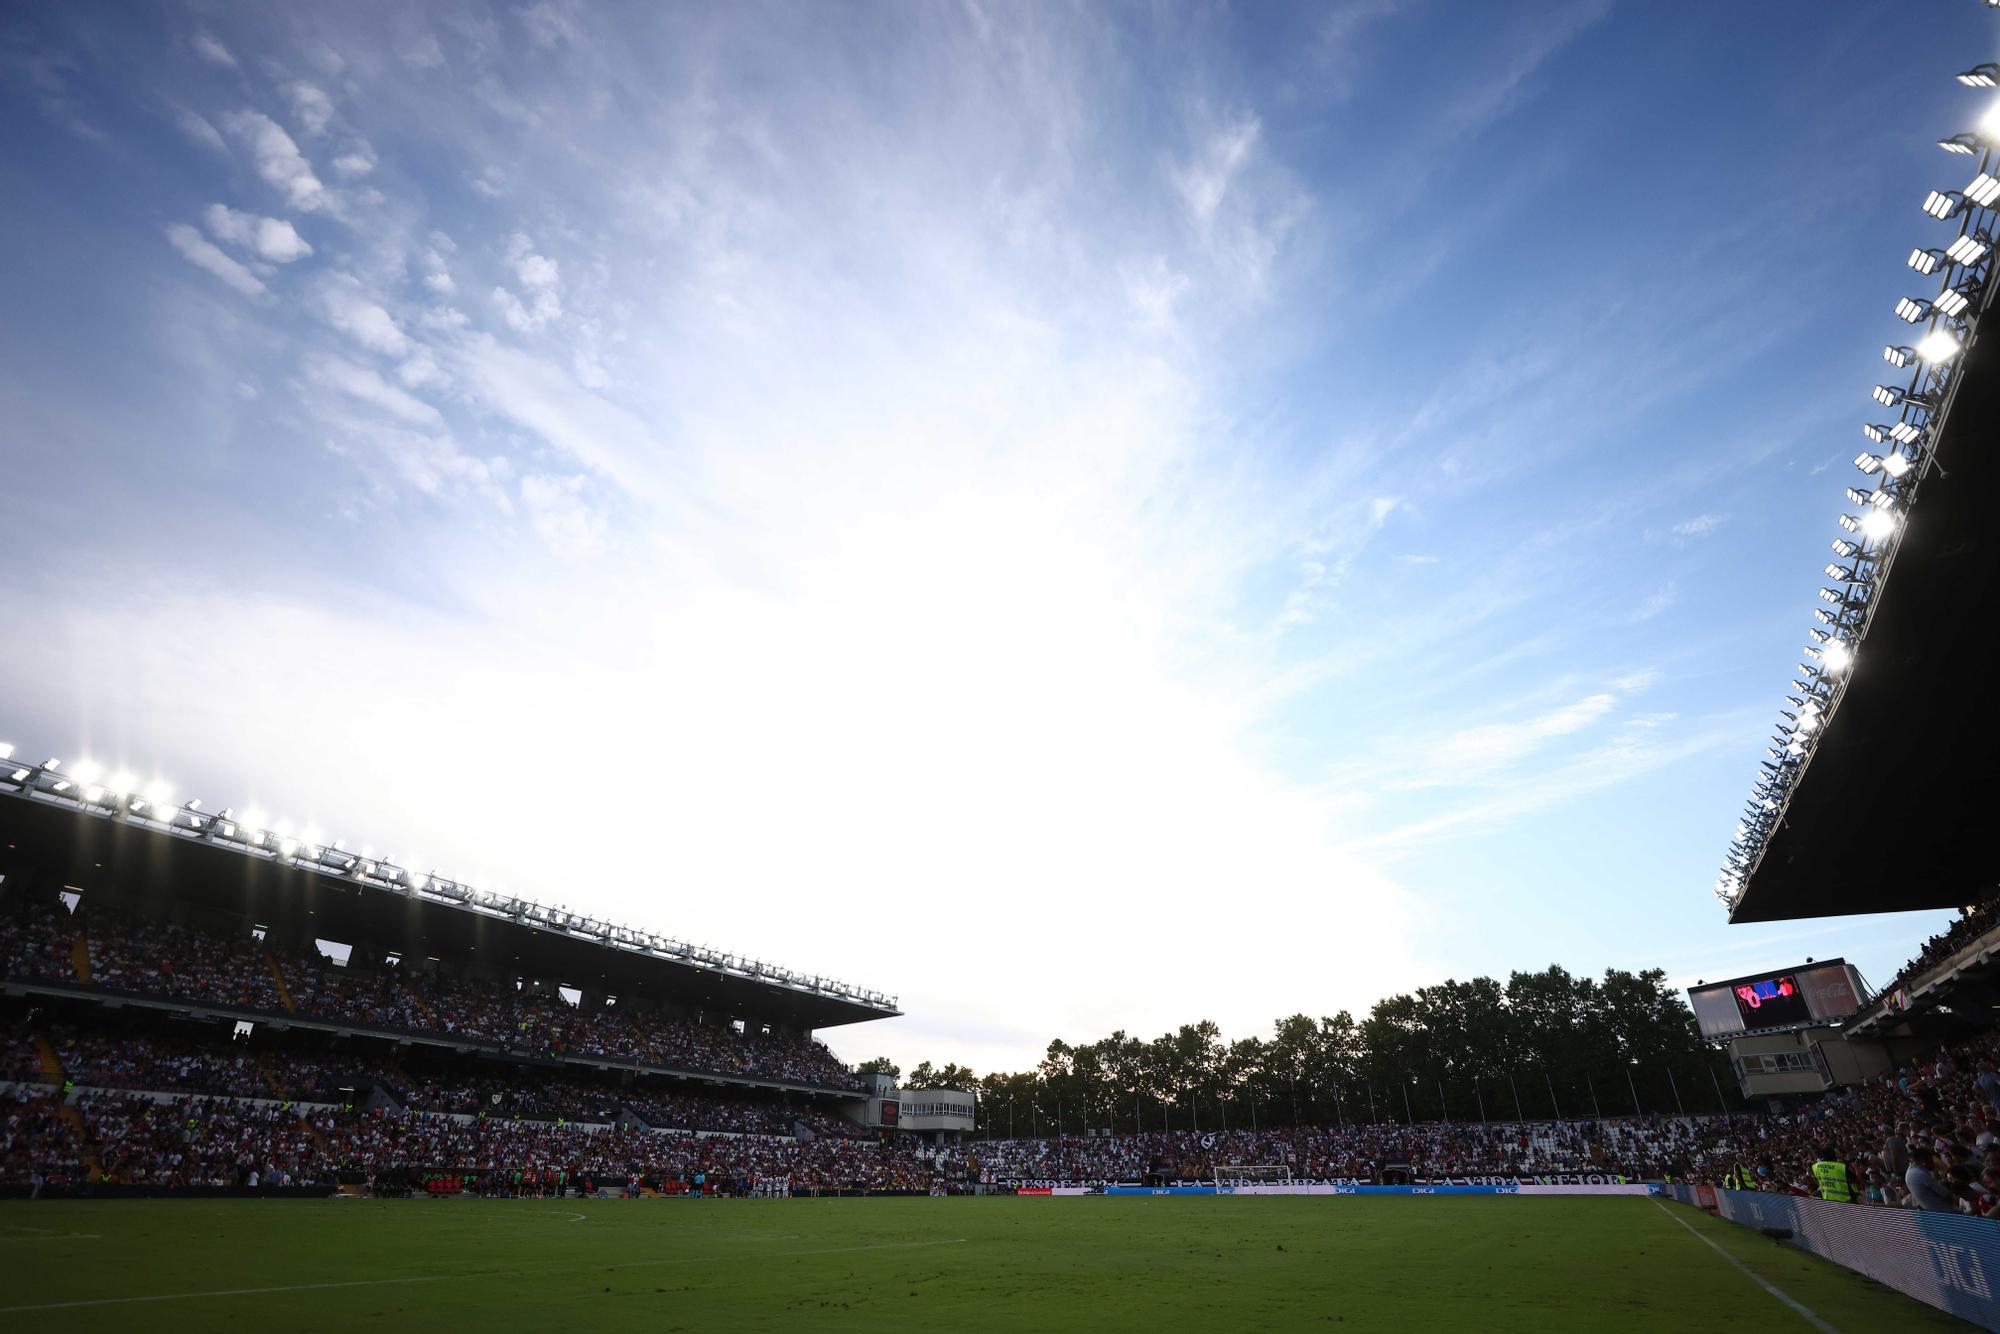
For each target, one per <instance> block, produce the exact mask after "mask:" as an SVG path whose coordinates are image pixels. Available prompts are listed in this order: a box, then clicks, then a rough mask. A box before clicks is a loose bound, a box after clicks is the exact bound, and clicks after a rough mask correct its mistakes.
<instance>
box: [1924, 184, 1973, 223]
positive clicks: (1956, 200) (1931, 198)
mask: <svg viewBox="0 0 2000 1334" xmlns="http://www.w3.org/2000/svg"><path fill="white" fill-rule="evenodd" d="M1964 207H1965V196H1964V195H1962V194H1959V193H1958V192H1957V191H1955V190H1933V191H1931V192H1930V193H1929V194H1927V195H1925V196H1924V212H1926V213H1928V214H1930V215H1931V216H1932V217H1933V218H1936V219H1937V220H1938V221H1939V222H1946V221H1949V220H1950V219H1951V218H1954V217H1956V216H1958V211H1959V210H1960V209H1962V208H1964Z"/></svg>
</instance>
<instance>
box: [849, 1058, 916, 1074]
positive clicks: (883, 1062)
mask: <svg viewBox="0 0 2000 1334" xmlns="http://www.w3.org/2000/svg"><path fill="white" fill-rule="evenodd" d="M925 1064H929V1062H925ZM854 1068H855V1070H856V1071H857V1072H858V1073H860V1074H864V1075H887V1076H889V1078H891V1079H899V1078H901V1077H902V1074H903V1068H902V1067H901V1066H899V1065H897V1064H896V1063H895V1062H894V1061H892V1060H890V1059H889V1058H888V1057H886V1056H877V1057H874V1058H873V1059H871V1060H866V1061H863V1062H862V1063H861V1064H859V1065H857V1066H855V1067H854Z"/></svg>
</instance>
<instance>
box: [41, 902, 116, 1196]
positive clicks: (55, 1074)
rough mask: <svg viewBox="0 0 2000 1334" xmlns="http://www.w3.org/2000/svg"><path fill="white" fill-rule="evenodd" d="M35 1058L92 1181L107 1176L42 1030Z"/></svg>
mask: <svg viewBox="0 0 2000 1334" xmlns="http://www.w3.org/2000/svg"><path fill="white" fill-rule="evenodd" d="M76 938H77V940H78V942H79V946H78V948H79V949H81V948H82V946H81V943H80V942H81V941H82V940H83V933H82V932H81V931H79V932H77V936H76ZM85 972H86V973H87V972H88V969H86V970H85ZM35 1059H36V1060H37V1061H39V1062H40V1063H41V1067H42V1074H43V1075H44V1076H46V1077H47V1079H48V1081H49V1083H51V1084H54V1085H55V1086H56V1093H55V1099H56V1116H57V1117H58V1118H59V1119H60V1120H61V1121H62V1123H63V1124H64V1125H66V1126H68V1127H69V1131H70V1134H72V1135H74V1136H76V1142H77V1145H78V1146H79V1147H80V1148H81V1149H82V1150H83V1166H84V1170H85V1171H87V1172H89V1173H90V1179H91V1180H92V1181H102V1180H104V1161H103V1159H101V1158H99V1157H98V1156H97V1142H96V1141H95V1140H93V1139H92V1138H91V1137H90V1123H89V1122H87V1121H85V1120H84V1119H83V1113H82V1112H80V1111H78V1110H77V1109H76V1108H74V1107H72V1106H70V1103H69V1099H68V1098H67V1097H65V1096H64V1095H63V1092H62V1086H63V1078H64V1076H63V1064H62V1059H61V1058H60V1057H58V1056H57V1055H56V1049H55V1048H54V1047H52V1046H50V1045H49V1040H48V1039H47V1038H45V1037H43V1036H42V1035H41V1034H40V1033H37V1034H35Z"/></svg>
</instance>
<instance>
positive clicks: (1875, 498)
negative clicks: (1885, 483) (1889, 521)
mask: <svg viewBox="0 0 2000 1334" xmlns="http://www.w3.org/2000/svg"><path fill="white" fill-rule="evenodd" d="M1868 503H1869V504H1871V505H1874V506H1875V507H1877V508H1878V509H1888V508H1890V507H1891V506H1893V505H1894V504H1895V503H1896V498H1895V497H1894V496H1892V495H1890V494H1889V493H1888V492H1887V491H1884V490H1883V489H1882V488H1881V487H1879V486H1878V487H1876V488H1875V489H1874V490H1873V491H1870V492H1869V493H1868ZM1866 521H1867V520H1866V518H1865V517H1864V518H1863V522H1864V523H1865V522H1866Z"/></svg>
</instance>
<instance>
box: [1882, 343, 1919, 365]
mask: <svg viewBox="0 0 2000 1334" xmlns="http://www.w3.org/2000/svg"><path fill="white" fill-rule="evenodd" d="M1916 359H1917V350H1916V349H1915V348H1913V347H1897V346H1896V345H1895V344H1894V343H1891V344H1890V345H1889V346H1887V347H1885V348H1883V349H1882V360H1884V361H1886V362H1888V363H1889V364H1890V365H1891V366H1894V367H1896V368H1897V369H1898V370H1901V369H1902V368H1903V367H1905V366H1907V365H1909V364H1910V363H1911V362H1913V361H1915V360H1916Z"/></svg>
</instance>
